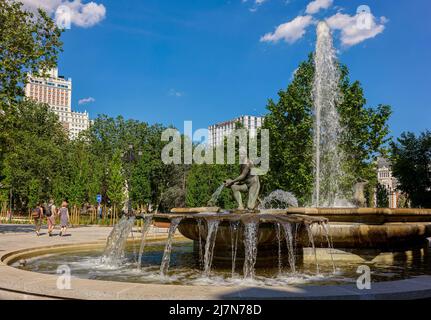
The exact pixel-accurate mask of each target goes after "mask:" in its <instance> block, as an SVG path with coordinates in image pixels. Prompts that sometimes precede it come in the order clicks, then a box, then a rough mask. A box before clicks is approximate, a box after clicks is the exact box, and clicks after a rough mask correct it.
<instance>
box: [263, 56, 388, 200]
mask: <svg viewBox="0 0 431 320" xmlns="http://www.w3.org/2000/svg"><path fill="white" fill-rule="evenodd" d="M340 71H341V79H340V90H341V94H342V99H341V102H339V103H338V105H337V108H338V111H339V114H340V121H341V126H342V127H343V128H344V130H343V136H342V138H341V146H340V147H341V148H342V149H343V150H344V153H345V154H346V155H347V158H346V159H345V160H344V163H343V166H344V172H346V173H348V174H347V175H346V176H345V177H344V179H345V181H343V186H344V189H345V190H348V192H349V191H350V190H351V189H350V188H351V187H352V186H353V184H354V182H355V181H356V180H357V179H359V178H362V179H367V180H369V181H370V182H372V183H371V184H370V186H371V187H373V186H375V185H376V183H377V181H376V174H375V168H374V165H373V161H372V160H374V159H375V157H376V155H377V154H385V153H386V149H385V145H386V143H387V141H388V137H387V134H388V124H387V120H388V118H389V116H390V114H391V108H390V107H389V106H388V105H378V106H377V107H375V108H369V107H366V106H365V105H366V99H365V97H364V94H363V90H362V88H361V85H360V83H359V82H358V81H355V82H353V83H351V82H350V79H349V77H348V75H349V72H348V69H347V67H346V66H343V65H340ZM313 77H314V64H313V55H310V56H309V58H308V60H307V61H305V62H302V63H301V64H300V66H299V67H298V69H297V71H296V72H295V75H294V78H293V80H292V82H291V83H290V85H289V86H288V87H287V89H286V90H280V91H279V93H278V96H279V99H278V101H277V102H274V101H273V100H272V99H270V100H269V101H268V105H267V109H268V111H269V113H268V114H267V116H266V117H265V122H264V126H263V127H264V128H265V129H269V132H270V171H269V173H268V174H267V175H266V176H265V177H264V179H263V180H264V192H269V191H271V190H275V189H284V190H286V191H290V192H293V193H294V194H295V195H296V196H297V197H298V200H299V202H300V203H301V204H303V205H304V204H309V203H310V199H311V192H312V183H313V171H312V166H313V157H312V149H313V148H312V146H313V103H312V98H311V97H312V94H311V92H312V84H313Z"/></svg>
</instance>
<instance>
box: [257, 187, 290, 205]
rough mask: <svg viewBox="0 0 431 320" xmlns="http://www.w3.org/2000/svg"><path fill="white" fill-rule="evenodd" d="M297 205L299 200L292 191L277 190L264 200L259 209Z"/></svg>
mask: <svg viewBox="0 0 431 320" xmlns="http://www.w3.org/2000/svg"><path fill="white" fill-rule="evenodd" d="M297 206H298V200H297V199H296V197H295V196H294V195H293V194H292V193H290V192H286V191H284V190H275V191H273V192H271V193H270V194H269V195H267V196H266V197H265V198H264V199H263V200H262V202H261V203H260V205H259V209H261V210H263V209H287V208H289V207H297Z"/></svg>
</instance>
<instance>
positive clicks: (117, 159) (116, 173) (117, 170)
mask: <svg viewBox="0 0 431 320" xmlns="http://www.w3.org/2000/svg"><path fill="white" fill-rule="evenodd" d="M121 155H122V154H121V151H120V150H117V151H115V152H114V156H113V157H112V160H111V161H110V163H109V167H108V189H107V195H108V197H109V199H110V200H111V202H112V203H113V204H115V205H117V206H118V205H120V204H121V203H122V202H123V201H124V182H125V179H124V176H123V166H122V160H121Z"/></svg>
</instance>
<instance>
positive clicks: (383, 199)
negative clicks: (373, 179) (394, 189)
mask: <svg viewBox="0 0 431 320" xmlns="http://www.w3.org/2000/svg"><path fill="white" fill-rule="evenodd" d="M376 197H377V203H376V207H377V208H388V207H389V192H388V190H387V189H386V187H385V186H383V185H381V184H380V183H378V184H377V187H376Z"/></svg>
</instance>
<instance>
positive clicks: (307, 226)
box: [305, 223, 320, 274]
mask: <svg viewBox="0 0 431 320" xmlns="http://www.w3.org/2000/svg"><path fill="white" fill-rule="evenodd" d="M305 227H306V229H307V233H308V240H309V241H310V244H311V248H312V249H313V254H314V262H315V263H316V273H317V274H319V273H320V270H319V263H318V262H317V252H316V246H315V245H314V237H313V231H312V230H311V225H310V224H308V223H306V224H305Z"/></svg>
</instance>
